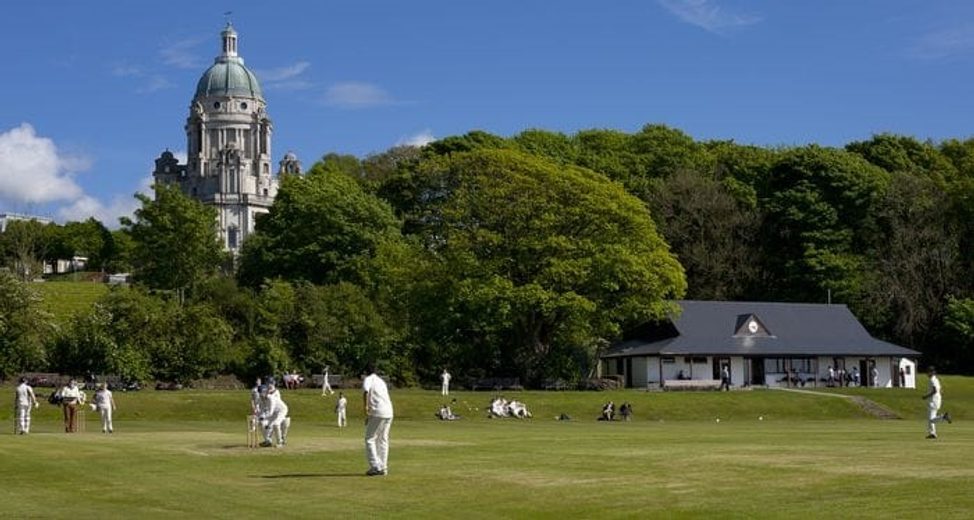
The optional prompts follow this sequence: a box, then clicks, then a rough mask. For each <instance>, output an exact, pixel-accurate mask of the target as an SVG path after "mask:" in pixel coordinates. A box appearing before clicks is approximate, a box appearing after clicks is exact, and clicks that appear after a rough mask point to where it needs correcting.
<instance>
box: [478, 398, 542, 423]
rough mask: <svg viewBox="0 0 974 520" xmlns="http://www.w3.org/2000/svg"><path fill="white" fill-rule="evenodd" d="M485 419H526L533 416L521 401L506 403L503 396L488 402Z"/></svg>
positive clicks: (513, 400)
mask: <svg viewBox="0 0 974 520" xmlns="http://www.w3.org/2000/svg"><path fill="white" fill-rule="evenodd" d="M487 417H491V418H493V417H516V418H518V419H527V418H529V417H533V416H532V415H531V412H529V411H528V407H527V405H525V404H524V403H522V402H521V401H518V400H516V399H511V400H510V401H508V400H507V399H505V398H504V396H498V397H494V398H493V399H491V400H490V408H489V409H488V410H487Z"/></svg>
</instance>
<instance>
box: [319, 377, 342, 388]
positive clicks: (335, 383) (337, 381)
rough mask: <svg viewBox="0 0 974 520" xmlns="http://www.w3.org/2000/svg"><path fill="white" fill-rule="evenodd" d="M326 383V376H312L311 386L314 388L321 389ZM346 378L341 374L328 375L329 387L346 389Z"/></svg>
mask: <svg viewBox="0 0 974 520" xmlns="http://www.w3.org/2000/svg"><path fill="white" fill-rule="evenodd" d="M324 382H325V375H324V374H315V375H313V376H311V386H312V387H314V388H321V386H322V384H323V383H324ZM344 384H345V376H343V375H341V374H328V385H329V386H331V387H332V388H345V386H344Z"/></svg>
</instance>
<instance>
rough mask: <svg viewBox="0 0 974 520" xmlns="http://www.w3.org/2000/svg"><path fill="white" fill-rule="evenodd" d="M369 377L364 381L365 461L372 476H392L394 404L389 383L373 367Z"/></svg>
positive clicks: (369, 371) (369, 368)
mask: <svg viewBox="0 0 974 520" xmlns="http://www.w3.org/2000/svg"><path fill="white" fill-rule="evenodd" d="M366 371H367V372H368V374H369V375H368V376H366V377H365V379H364V380H363V381H362V403H363V406H364V408H365V458H366V459H367V460H368V463H369V469H368V471H366V472H365V474H366V475H368V476H377V475H386V474H388V473H389V428H390V427H391V426H392V415H393V412H392V400H391V399H390V398H389V388H388V387H387V386H386V382H385V381H383V380H382V378H381V377H379V376H378V375H376V373H375V364H374V363H369V366H368V369H367V370H366Z"/></svg>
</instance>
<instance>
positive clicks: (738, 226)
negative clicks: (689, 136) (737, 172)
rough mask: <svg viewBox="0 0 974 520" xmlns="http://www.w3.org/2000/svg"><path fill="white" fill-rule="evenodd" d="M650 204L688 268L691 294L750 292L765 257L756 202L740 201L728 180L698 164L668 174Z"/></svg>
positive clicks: (727, 296)
mask: <svg viewBox="0 0 974 520" xmlns="http://www.w3.org/2000/svg"><path fill="white" fill-rule="evenodd" d="M649 206H650V208H651V210H652V212H653V219H654V220H655V221H656V225H657V227H658V228H659V230H660V233H662V234H663V236H664V237H665V238H666V241H667V243H669V244H670V247H671V248H672V250H673V253H674V254H675V255H676V257H677V258H678V259H679V260H680V263H681V264H682V265H683V268H684V269H685V270H686V277H687V286H688V288H689V289H688V291H687V296H688V297H689V298H691V299H699V300H732V299H741V298H745V297H746V295H747V291H748V290H749V289H750V288H751V287H752V286H753V284H754V283H755V280H756V279H757V276H758V273H757V266H758V265H759V263H760V250H759V249H758V247H757V244H756V235H757V234H756V233H755V230H756V229H757V227H758V224H759V222H760V221H759V218H758V214H757V212H756V211H755V210H754V208H748V207H747V206H746V204H742V203H739V202H738V201H737V199H736V198H735V197H734V194H733V193H731V191H730V189H728V187H727V185H725V184H723V183H721V182H719V181H718V180H717V179H715V178H713V177H711V176H709V175H706V174H701V173H698V172H696V171H694V170H682V171H680V172H677V173H674V174H672V175H670V176H668V177H667V178H666V179H663V180H662V181H661V183H660V185H659V188H658V189H657V190H656V191H655V192H654V193H653V194H652V195H651V199H650V201H649Z"/></svg>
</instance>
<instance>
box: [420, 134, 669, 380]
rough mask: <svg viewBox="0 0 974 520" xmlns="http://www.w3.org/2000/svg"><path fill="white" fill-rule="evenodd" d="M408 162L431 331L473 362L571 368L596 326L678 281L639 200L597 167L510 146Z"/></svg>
mask: <svg viewBox="0 0 974 520" xmlns="http://www.w3.org/2000/svg"><path fill="white" fill-rule="evenodd" d="M418 174H419V175H421V176H423V177H425V178H427V182H425V183H424V185H425V186H427V187H429V188H428V189H429V191H428V192H426V193H424V194H420V195H419V196H418V197H417V200H419V201H423V204H420V205H419V207H416V208H414V209H415V211H416V213H415V214H413V215H412V216H411V219H412V220H413V221H414V222H417V223H421V224H422V227H421V229H420V231H419V235H420V237H421V239H422V240H421V241H422V243H423V245H424V246H425V247H426V249H427V251H428V252H429V254H430V255H432V258H433V262H432V266H431V267H428V268H427V269H428V276H429V277H433V278H436V279H437V282H436V283H435V285H432V286H431V287H430V288H431V289H433V290H436V291H438V292H439V294H440V298H441V300H442V304H441V308H442V309H443V310H444V312H445V313H446V315H447V316H449V317H451V320H450V323H448V326H449V327H450V328H452V329H453V330H452V331H451V330H449V329H446V330H440V331H439V333H440V334H441V338H442V339H444V340H445V341H455V342H457V343H458V344H459V345H462V344H463V343H467V342H469V343H468V344H472V345H476V346H478V347H479V349H480V350H479V351H477V352H467V353H466V354H467V359H468V362H472V361H476V362H478V364H477V366H479V367H480V368H481V369H483V370H489V371H494V372H495V373H496V372H502V371H508V372H510V371H514V372H515V373H517V374H518V375H521V376H525V377H527V378H528V379H529V380H531V381H533V382H537V381H538V380H539V379H540V378H542V377H545V376H566V375H570V374H574V373H577V371H578V369H579V368H582V367H580V366H579V365H583V364H584V363H585V362H587V361H590V360H591V357H590V356H591V354H592V351H591V349H592V348H593V347H594V346H595V345H596V344H598V340H599V338H607V337H613V336H615V335H617V334H618V333H619V332H620V331H621V329H622V327H623V326H624V325H627V324H635V323H640V322H642V321H645V320H649V319H654V318H662V317H663V316H665V315H667V314H668V313H670V312H672V311H673V307H672V305H671V304H670V303H668V301H667V300H669V299H672V298H677V297H680V296H682V295H683V293H684V292H685V290H686V283H685V280H684V276H683V270H682V268H681V267H680V264H679V263H678V262H677V260H676V259H675V258H674V257H673V255H672V254H670V251H669V248H668V247H667V245H666V243H665V242H664V241H663V240H662V239H661V238H660V236H659V235H658V234H657V232H656V228H655V226H654V224H653V221H652V219H651V218H650V215H649V212H648V211H647V210H646V207H645V206H644V205H643V204H642V202H640V201H639V200H638V199H636V198H635V197H632V196H630V195H628V194H627V193H626V192H625V191H624V190H623V189H622V187H621V186H619V185H618V184H616V183H613V182H611V181H609V180H607V179H606V178H605V177H603V176H602V175H599V174H597V173H595V172H592V171H589V170H586V169H582V168H578V167H572V166H562V165H557V164H555V163H552V162H549V161H545V160H542V159H538V158H535V157H531V156H527V155H524V154H521V153H519V152H515V151H510V150H478V151H473V152H469V153H453V154H451V155H450V156H448V157H440V158H435V159H432V160H430V161H429V162H427V163H425V164H424V165H422V167H421V170H420V172H418ZM419 326H423V324H419ZM450 335H454V337H453V338H452V339H451V338H450V337H449V336H450ZM457 336H459V339H460V340H461V341H458V338H457ZM478 338H487V340H484V341H478Z"/></svg>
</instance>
